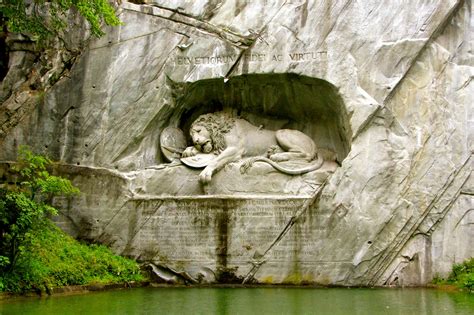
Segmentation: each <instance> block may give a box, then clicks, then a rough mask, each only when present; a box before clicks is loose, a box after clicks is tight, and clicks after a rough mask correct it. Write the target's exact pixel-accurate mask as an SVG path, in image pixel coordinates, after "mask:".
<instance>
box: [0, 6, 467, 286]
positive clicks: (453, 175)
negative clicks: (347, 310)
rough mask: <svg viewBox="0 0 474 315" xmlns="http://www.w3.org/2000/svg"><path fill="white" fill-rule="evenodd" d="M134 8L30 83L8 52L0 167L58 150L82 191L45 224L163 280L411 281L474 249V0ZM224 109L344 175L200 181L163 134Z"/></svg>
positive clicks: (20, 59) (260, 174)
mask: <svg viewBox="0 0 474 315" xmlns="http://www.w3.org/2000/svg"><path fill="white" fill-rule="evenodd" d="M143 2H145V3H146V4H143V5H138V4H133V3H130V2H126V1H123V3H122V5H121V6H120V8H119V13H120V18H121V20H122V21H123V22H124V25H122V26H120V27H116V28H111V29H109V30H108V35H107V36H105V37H104V38H101V39H98V40H92V41H90V42H88V46H87V47H86V48H85V49H84V51H83V52H82V54H81V55H80V56H78V57H77V58H76V59H75V63H74V65H73V66H72V68H71V69H70V70H68V71H67V75H63V76H61V78H60V79H59V81H57V82H56V83H55V84H54V85H53V86H52V87H51V88H49V89H47V90H46V92H45V93H44V94H43V95H39V94H38V92H33V94H34V95H30V94H31V93H32V92H31V91H30V90H25V91H23V90H21V88H20V87H19V86H20V85H21V84H18V85H17V86H16V87H15V85H14V82H20V83H21V82H27V80H26V79H25V80H23V81H22V79H21V77H25V76H27V74H26V73H27V69H28V67H30V65H29V64H31V62H32V61H31V56H30V55H29V53H27V52H24V51H23V52H22V51H21V50H19V51H16V52H14V53H13V54H14V56H13V55H12V56H13V58H12V59H11V62H12V64H11V73H9V75H8V78H13V79H11V80H4V81H3V83H2V91H10V90H11V89H12V87H13V89H17V94H15V93H13V94H12V95H14V96H15V97H16V98H12V97H10V98H8V100H7V101H5V102H3V104H2V105H1V106H0V109H1V110H2V111H1V112H0V118H1V119H2V134H0V148H1V149H0V160H14V159H15V157H16V150H17V147H18V145H19V144H28V145H30V146H31V147H32V148H33V149H34V150H35V151H37V152H44V153H48V154H49V155H50V156H51V157H52V158H53V159H56V160H59V161H60V162H61V165H59V166H58V171H59V172H60V173H61V174H64V175H67V176H69V177H70V178H71V179H72V180H73V182H74V183H75V184H76V185H77V186H78V187H79V188H80V189H81V191H82V194H81V196H79V197H76V198H74V199H72V200H63V199H58V200H56V202H57V204H58V206H60V208H61V216H60V217H59V218H58V225H59V226H61V227H62V228H64V229H65V230H66V231H68V232H69V233H71V234H72V235H74V236H77V237H80V238H85V239H89V240H93V241H100V242H103V243H105V244H108V245H110V246H111V247H112V248H113V249H114V250H115V251H116V252H117V253H120V254H125V255H129V256H132V257H135V258H137V259H139V260H143V261H150V262H152V263H154V265H156V266H158V267H157V268H158V269H157V270H166V272H167V273H166V274H167V275H168V276H169V278H170V279H171V278H173V275H169V274H168V273H170V272H171V271H176V274H180V273H185V274H186V275H190V277H191V278H193V279H198V278H200V277H201V278H205V279H214V278H216V279H218V280H220V281H225V282H232V281H239V282H243V281H257V282H261V283H296V284H301V283H321V284H337V285H398V286H403V285H420V284H426V283H428V282H429V281H430V280H431V279H432V278H433V277H434V276H435V275H437V274H439V275H441V276H445V275H447V273H449V270H450V268H451V266H452V264H453V263H459V262H461V261H463V260H464V259H466V258H469V257H472V256H474V247H473V246H472V244H474V230H473V228H472V226H473V225H472V224H473V223H474V214H473V213H474V212H473V211H472V209H473V202H474V200H473V191H474V181H473V177H472V166H473V157H472V153H473V151H474V142H473V140H474V138H473V134H474V133H473V130H474V128H473V126H474V117H473V113H474V110H473V104H474V102H473V101H474V99H473V98H474V97H473V95H474V90H473V85H472V77H473V74H474V60H473V54H472V48H473V47H472V46H473V44H472V35H473V26H472V25H473V21H472V15H473V14H472V13H473V12H472V1H470V0H466V1H461V0H450V1H441V0H439V1H436V0H433V1H410V2H404V4H401V3H399V2H397V1H386V2H380V1H350V0H347V1H302V0H301V1H300V0H291V1H283V0H281V1H266V0H257V1H245V0H223V1H206V0H200V1H186V0H181V1H174V2H173V3H172V4H169V2H170V1H161V0H154V1H143ZM77 38H81V36H77ZM59 68H61V67H59ZM46 75H47V74H45V76H46ZM22 91H23V92H22ZM2 93H3V92H2ZM28 93H30V94H28ZM7 94H8V93H7ZM2 97H3V96H2ZM7 97H8V96H7ZM223 109H230V110H232V111H234V112H235V113H239V114H240V115H241V116H242V117H244V118H245V119H247V120H249V121H250V122H252V123H253V124H254V125H256V126H259V125H262V126H264V127H265V128H268V129H273V130H276V129H281V128H290V129H298V130H301V131H303V132H304V133H306V134H307V135H309V136H310V137H311V138H312V139H313V140H314V141H315V143H316V144H317V145H318V146H319V147H321V148H325V149H328V150H330V151H333V152H335V155H336V160H337V161H338V162H339V163H340V167H339V166H338V165H336V164H332V165H327V169H322V170H320V171H316V172H314V173H308V174H306V175H304V176H298V177H291V176H288V175H283V174H279V173H275V172H268V170H265V169H263V170H256V173H255V174H249V175H247V176H249V177H243V176H242V175H240V174H239V172H238V165H229V166H228V167H226V168H224V169H223V170H222V171H220V172H218V173H217V174H216V176H215V178H213V181H212V182H211V186H210V187H209V189H208V190H207V191H205V190H204V189H203V187H202V185H201V184H199V181H198V175H199V170H192V169H189V168H187V167H185V166H183V165H179V164H172V163H171V164H169V163H166V159H165V158H164V157H163V156H162V155H161V151H160V147H159V144H160V134H161V131H162V130H163V129H164V128H166V127H168V126H172V127H180V128H182V129H183V130H184V131H185V132H186V133H187V131H188V129H189V126H190V124H191V122H192V121H193V120H194V119H195V118H196V117H198V116H199V115H200V114H203V113H207V112H215V111H220V110H223ZM333 163H334V162H333ZM328 170H330V171H328ZM229 178H232V179H233V180H231V181H229ZM252 181H253V182H252ZM256 187H260V188H259V189H256ZM206 193H207V194H206ZM170 270H171V271H170ZM202 270H206V272H205V275H204V273H203V271H202ZM199 275H201V276H199ZM229 275H231V277H230V276H229ZM168 276H167V277H168ZM177 278H179V277H178V276H177ZM179 279H181V278H179ZM206 281H209V280H206Z"/></svg>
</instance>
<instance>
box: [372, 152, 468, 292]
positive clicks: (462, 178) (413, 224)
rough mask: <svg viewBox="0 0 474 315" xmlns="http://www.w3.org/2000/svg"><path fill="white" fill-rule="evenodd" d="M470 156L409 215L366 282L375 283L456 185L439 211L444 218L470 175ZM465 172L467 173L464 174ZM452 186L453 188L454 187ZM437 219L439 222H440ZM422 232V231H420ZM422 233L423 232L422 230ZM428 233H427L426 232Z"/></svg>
mask: <svg viewBox="0 0 474 315" xmlns="http://www.w3.org/2000/svg"><path fill="white" fill-rule="evenodd" d="M471 159H472V156H470V157H468V158H467V159H466V160H465V162H464V163H463V164H462V166H461V167H459V168H458V169H457V170H456V171H455V172H454V173H452V174H451V175H450V176H449V177H448V178H447V180H446V182H445V183H444V185H443V186H442V187H441V189H440V190H439V191H438V193H437V194H436V195H435V197H434V198H433V199H432V200H431V202H430V203H429V205H428V206H427V207H426V209H424V210H423V211H422V212H421V213H420V214H419V215H418V216H417V217H416V218H415V217H411V218H410V219H409V220H408V221H407V222H406V224H405V225H404V226H403V228H401V229H400V230H399V233H398V234H397V235H396V236H395V238H394V239H393V241H392V242H391V246H389V247H391V248H389V247H387V249H386V252H387V254H385V255H383V256H382V257H381V258H380V259H379V260H378V261H377V262H376V263H375V264H374V266H373V267H372V270H373V271H372V272H370V273H369V274H368V276H369V277H370V278H369V279H368V284H369V285H375V284H376V283H377V282H378V281H379V280H380V278H381V277H382V276H383V274H384V272H385V271H386V270H387V268H389V266H390V264H391V263H392V262H393V260H394V259H395V257H397V255H399V254H400V252H401V251H402V250H403V246H404V245H405V244H406V243H407V242H408V241H409V240H410V239H411V238H412V237H413V235H414V234H415V232H416V231H417V230H418V231H420V230H419V228H420V226H421V225H422V224H423V222H424V221H425V219H427V217H428V216H429V214H430V213H431V212H432V209H435V208H438V207H439V205H438V204H439V203H440V202H442V201H443V200H444V199H445V198H446V196H445V194H446V193H448V191H449V189H450V188H452V187H453V186H455V187H458V188H457V189H456V190H455V192H454V195H455V196H453V197H452V198H450V199H449V200H451V201H450V202H449V203H448V204H447V205H443V211H441V213H442V215H441V220H442V218H444V216H445V215H446V213H447V212H448V211H449V210H450V209H451V207H452V204H453V203H454V200H456V199H457V196H459V194H460V192H461V189H462V187H463V186H464V184H465V183H466V182H467V179H468V178H469V176H470V170H469V167H470V165H471V164H470V163H471ZM466 173H467V175H466ZM455 187H454V188H455ZM441 220H439V222H441ZM439 222H438V221H437V222H435V224H438V223H439ZM430 230H431V228H430V229H429V230H428V231H427V232H425V233H428V232H429V231H430ZM420 232H422V231H420ZM422 233H423V232H422ZM428 234H429V233H428Z"/></svg>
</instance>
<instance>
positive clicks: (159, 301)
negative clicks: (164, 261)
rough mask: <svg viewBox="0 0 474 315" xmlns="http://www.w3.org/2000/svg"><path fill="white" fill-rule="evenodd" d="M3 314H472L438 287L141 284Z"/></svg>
mask: <svg viewBox="0 0 474 315" xmlns="http://www.w3.org/2000/svg"><path fill="white" fill-rule="evenodd" d="M0 314H2V315H3V314H5V315H7V314H8V315H14V314H22V315H25V314H258V315H263V314H331V315H337V314H386V315H388V314H401V315H410V314H471V315H472V314H474V294H469V293H463V292H445V291H438V290H434V289H347V288H331V289H319V288H317V289H315V288H140V289H131V290H114V291H106V292H97V293H89V294H82V295H69V296H54V297H46V298H45V297H43V298H19V299H15V300H8V301H1V302H0Z"/></svg>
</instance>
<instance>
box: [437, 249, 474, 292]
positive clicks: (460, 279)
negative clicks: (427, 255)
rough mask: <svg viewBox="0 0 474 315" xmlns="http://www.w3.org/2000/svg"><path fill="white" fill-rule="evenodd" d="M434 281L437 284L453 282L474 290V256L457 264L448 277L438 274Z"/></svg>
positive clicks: (460, 286)
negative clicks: (444, 277)
mask: <svg viewBox="0 0 474 315" xmlns="http://www.w3.org/2000/svg"><path fill="white" fill-rule="evenodd" d="M432 283H433V284H437V285H442V284H453V285H456V286H458V287H459V288H461V289H467V290H469V291H470V292H474V257H472V258H470V259H468V260H466V261H464V262H462V263H460V264H455V265H454V266H453V268H452V271H451V273H450V275H449V277H448V279H443V278H441V277H440V276H439V275H436V276H435V277H434V278H433V281H432Z"/></svg>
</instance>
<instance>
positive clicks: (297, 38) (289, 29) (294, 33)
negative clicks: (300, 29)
mask: <svg viewBox="0 0 474 315" xmlns="http://www.w3.org/2000/svg"><path fill="white" fill-rule="evenodd" d="M280 25H281V26H282V27H283V28H285V29H287V30H288V31H289V32H290V33H291V34H293V37H294V38H295V39H296V40H297V41H299V42H300V43H302V44H303V45H306V44H305V42H303V41H302V40H301V39H300V38H299V37H298V34H297V33H296V32H295V31H294V30H292V29H291V28H289V27H288V26H286V25H284V24H280Z"/></svg>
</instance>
